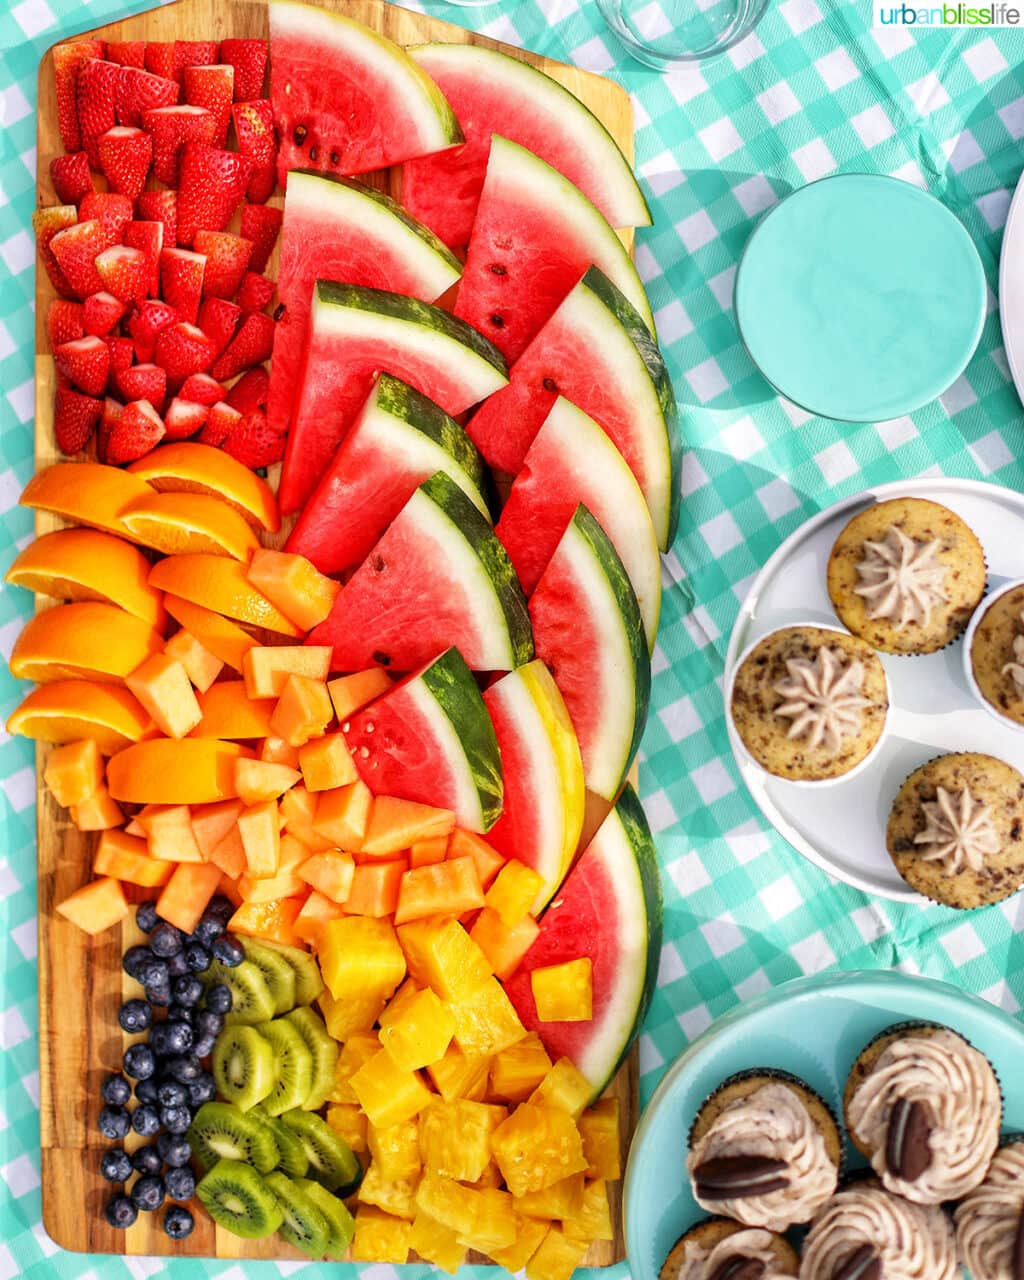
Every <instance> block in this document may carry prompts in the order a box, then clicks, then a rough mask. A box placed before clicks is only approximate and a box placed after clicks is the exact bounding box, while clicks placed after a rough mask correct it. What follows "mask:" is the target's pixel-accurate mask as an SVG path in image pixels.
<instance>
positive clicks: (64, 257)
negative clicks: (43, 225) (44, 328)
mask: <svg viewBox="0 0 1024 1280" xmlns="http://www.w3.org/2000/svg"><path fill="white" fill-rule="evenodd" d="M59 207H63V206H59ZM52 212H53V211H52V210H51V209H38V210H36V213H52ZM32 221H33V223H35V222H36V214H35V213H34V214H33V215H32ZM37 235H38V231H37ZM40 243H41V242H40ZM110 244H111V239H110V234H109V232H108V231H107V230H106V228H105V227H104V226H103V224H102V223H101V222H99V221H98V220H97V219H96V218H90V219H87V220H86V221H85V222H76V223H74V225H73V226H68V227H65V229H64V230H63V231H57V233H56V234H55V235H52V236H51V238H50V240H49V248H50V252H51V253H52V254H53V256H54V257H55V258H56V260H57V265H58V266H59V268H60V270H61V271H62V272H63V274H64V279H65V280H66V281H67V283H68V285H69V286H70V288H71V292H72V293H76V294H77V295H78V296H79V297H80V298H87V297H88V296H89V294H90V293H102V292H103V281H102V280H101V279H100V275H99V272H98V271H97V270H96V255H97V254H100V253H102V252H103V250H104V249H109V248H110ZM44 260H45V254H44ZM54 283H55V284H56V281H54Z"/></svg>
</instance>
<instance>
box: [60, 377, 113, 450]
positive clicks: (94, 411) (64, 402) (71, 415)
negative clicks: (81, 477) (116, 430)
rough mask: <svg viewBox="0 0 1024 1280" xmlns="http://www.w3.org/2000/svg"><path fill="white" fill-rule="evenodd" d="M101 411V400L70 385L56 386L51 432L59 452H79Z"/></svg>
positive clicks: (83, 446)
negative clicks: (83, 393)
mask: <svg viewBox="0 0 1024 1280" xmlns="http://www.w3.org/2000/svg"><path fill="white" fill-rule="evenodd" d="M102 413H103V401H102V400H98V399H97V398H96V397H95V396H84V395H82V394H81V392H79V391H72V390H71V388H70V387H58V388H57V396H56V400H55V402H54V407H53V434H54V435H55V436H56V438H57V448H58V449H60V451H61V453H81V451H82V450H83V449H84V448H85V446H86V445H87V444H88V443H89V441H90V440H91V439H92V435H93V432H94V431H95V430H96V424H97V423H98V422H99V420H100V415H101V414H102Z"/></svg>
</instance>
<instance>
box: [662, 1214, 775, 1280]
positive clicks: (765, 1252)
mask: <svg viewBox="0 0 1024 1280" xmlns="http://www.w3.org/2000/svg"><path fill="white" fill-rule="evenodd" d="M703 1226H704V1227H705V1228H706V1229H705V1230H703V1231H702V1230H700V1229H698V1230H696V1231H694V1232H692V1233H691V1232H687V1234H686V1236H685V1237H684V1238H683V1239H682V1240H680V1242H679V1244H677V1245H676V1247H675V1248H674V1249H673V1250H672V1252H671V1253H670V1254H669V1256H668V1258H666V1260H665V1265H664V1267H662V1269H661V1280H733V1277H734V1276H738V1277H739V1280H792V1278H793V1276H795V1275H796V1271H795V1270H794V1269H793V1267H792V1266H790V1265H789V1264H788V1262H785V1261H783V1257H784V1253H789V1252H790V1250H789V1249H788V1246H786V1245H785V1243H784V1242H782V1241H780V1238H779V1237H778V1236H777V1235H775V1234H773V1233H772V1232H771V1231H765V1230H763V1229H762V1228H761V1227H744V1226H740V1225H739V1224H737V1223H731V1222H708V1223H705V1224H703ZM715 1228H717V1229H715ZM780 1244H781V1248H780Z"/></svg>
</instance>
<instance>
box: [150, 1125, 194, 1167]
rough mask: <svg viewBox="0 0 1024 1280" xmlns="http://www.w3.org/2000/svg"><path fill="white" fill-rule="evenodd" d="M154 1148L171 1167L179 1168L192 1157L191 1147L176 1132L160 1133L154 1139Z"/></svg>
mask: <svg viewBox="0 0 1024 1280" xmlns="http://www.w3.org/2000/svg"><path fill="white" fill-rule="evenodd" d="M156 1149H157V1151H159V1152H160V1156H161V1158H162V1159H163V1162H164V1164H166V1165H168V1166H169V1167H170V1168H172V1169H180V1168H182V1167H183V1166H184V1165H186V1164H188V1162H189V1161H190V1160H191V1159H192V1148H191V1147H190V1146H189V1145H188V1143H187V1142H186V1141H185V1139H184V1138H183V1137H182V1136H181V1135H180V1134H177V1133H162V1134H161V1135H160V1137H159V1138H157V1140H156Z"/></svg>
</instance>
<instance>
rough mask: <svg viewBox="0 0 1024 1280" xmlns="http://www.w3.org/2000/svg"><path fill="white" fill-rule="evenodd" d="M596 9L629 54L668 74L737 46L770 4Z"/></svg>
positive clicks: (677, 3) (644, 2)
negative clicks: (673, 68)
mask: <svg viewBox="0 0 1024 1280" xmlns="http://www.w3.org/2000/svg"><path fill="white" fill-rule="evenodd" d="M597 7H598V9H599V10H600V11H601V16H602V17H603V18H604V20H605V22H607V24H608V26H609V27H611V29H612V31H613V33H614V34H615V35H616V36H617V37H618V39H619V42H620V43H621V44H622V45H623V47H624V48H625V49H626V52H627V53H630V54H632V56H633V57H634V58H636V59H637V61H639V62H643V63H645V64H646V65H647V66H649V67H656V68H657V69H658V70H659V71H667V70H669V69H671V68H672V67H681V66H685V65H686V64H687V63H689V62H696V61H697V60H698V59H700V58H711V57H714V56H715V55H716V54H719V53H724V52H725V50H726V49H730V48H732V46H733V45H734V44H738V43H739V42H740V41H741V40H742V39H743V38H744V36H747V35H749V34H750V32H751V31H753V29H754V27H755V26H756V25H757V24H758V22H760V20H761V17H762V15H763V14H764V11H765V9H766V8H767V7H768V0H597Z"/></svg>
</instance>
